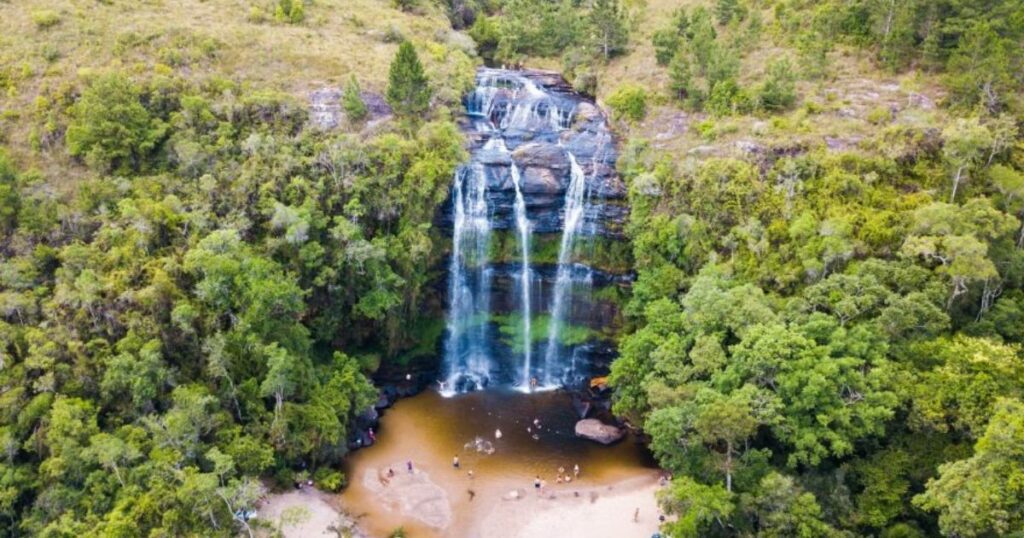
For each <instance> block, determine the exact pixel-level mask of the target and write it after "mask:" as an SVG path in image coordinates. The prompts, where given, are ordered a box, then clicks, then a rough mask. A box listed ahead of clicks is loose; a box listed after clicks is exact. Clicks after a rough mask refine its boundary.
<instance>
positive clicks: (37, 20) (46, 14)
mask: <svg viewBox="0 0 1024 538" xmlns="http://www.w3.org/2000/svg"><path fill="white" fill-rule="evenodd" d="M32 22H33V23H34V24H35V25H36V28H38V29H40V30H45V29H47V28H52V27H54V26H56V25H57V24H58V23H60V14H59V13H57V12H56V11H54V10H52V9H40V10H36V11H33V12H32Z"/></svg>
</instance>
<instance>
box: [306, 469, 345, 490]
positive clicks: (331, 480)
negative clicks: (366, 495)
mask: <svg viewBox="0 0 1024 538" xmlns="http://www.w3.org/2000/svg"><path fill="white" fill-rule="evenodd" d="M313 481H314V482H315V483H316V487H318V488H320V489H322V490H326V491H340V490H341V488H343V487H345V483H346V482H345V473H342V472H340V471H335V470H333V469H330V468H328V467H321V468H319V469H317V470H316V472H315V473H313Z"/></svg>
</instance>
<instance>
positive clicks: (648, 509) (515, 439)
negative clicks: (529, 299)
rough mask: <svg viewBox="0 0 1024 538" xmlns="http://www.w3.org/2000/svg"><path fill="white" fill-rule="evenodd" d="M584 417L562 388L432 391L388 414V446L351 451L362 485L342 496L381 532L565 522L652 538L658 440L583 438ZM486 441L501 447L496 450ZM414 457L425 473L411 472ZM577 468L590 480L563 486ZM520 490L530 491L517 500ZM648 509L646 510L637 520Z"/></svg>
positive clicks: (353, 471)
mask: <svg viewBox="0 0 1024 538" xmlns="http://www.w3.org/2000/svg"><path fill="white" fill-rule="evenodd" d="M535 419H536V420H537V421H538V422H539V424H540V427H539V428H538V427H536V426H534V420H535ZM576 420H577V416H576V414H575V411H574V410H573V407H572V404H571V398H570V396H569V394H568V393H565V392H562V391H551V392H541V393H534V394H524V393H521V392H515V391H510V390H488V391H480V392H472V393H467V394H462V395H458V396H455V397H451V398H445V397H442V396H441V395H439V394H438V393H436V392H434V391H426V392H423V393H421V394H419V395H417V396H415V397H412V398H407V399H403V400H400V401H398V402H397V403H396V404H395V405H394V407H393V408H391V409H388V410H387V411H386V412H385V414H384V416H383V417H382V419H381V424H380V429H379V431H378V432H377V443H376V444H375V445H374V446H372V447H369V448H366V449H363V450H359V451H357V452H355V453H354V454H352V455H351V456H350V458H349V459H348V464H347V469H346V474H347V476H348V478H349V481H350V485H349V487H348V488H347V489H346V490H345V492H344V493H343V494H342V495H341V496H340V499H339V500H340V503H341V505H342V506H344V507H345V509H346V510H347V511H348V512H349V513H350V514H351V515H353V516H355V517H357V518H358V519H359V523H360V526H361V527H362V528H364V529H365V530H366V531H368V532H369V533H370V534H371V535H372V536H387V535H388V534H389V533H390V532H391V531H392V530H394V529H395V528H397V527H400V526H401V527H403V528H404V529H405V530H406V531H408V533H409V535H410V536H415V537H440V536H446V537H449V536H450V537H471V536H473V537H477V536H489V537H490V536H495V537H497V536H525V535H528V534H530V533H532V532H533V531H529V530H528V529H529V528H531V525H538V524H543V525H545V526H548V527H550V526H551V525H553V524H556V523H561V524H565V525H568V527H569V528H571V529H572V531H573V532H572V533H571V535H580V536H583V535H587V536H591V537H593V536H612V535H613V534H606V533H605V532H603V531H608V532H610V531H611V529H613V528H615V527H614V525H625V527H624V529H625V530H628V531H632V532H627V533H626V534H625V536H650V535H651V533H652V532H653V530H654V529H656V527H657V523H656V518H657V514H656V508H655V506H654V498H653V495H652V493H653V489H656V483H657V469H656V467H655V466H654V463H653V461H652V460H651V458H650V455H649V453H648V452H647V450H646V448H645V447H644V446H643V445H642V444H640V443H638V442H637V441H636V440H634V439H633V438H632V437H627V438H625V439H623V440H622V441H620V442H618V443H616V444H614V445H611V446H603V445H600V444H597V443H594V442H592V441H587V440H584V439H580V438H578V437H576V436H575V434H574V433H573V426H574V425H575V422H576ZM496 430H500V431H501V437H500V438H495V431H496ZM478 438H479V439H480V441H483V442H481V443H476V442H475V441H476V440H477V439H478ZM467 444H468V447H467ZM477 446H484V447H487V448H490V447H491V446H492V447H493V453H490V454H488V453H486V451H484V452H481V451H478V450H477V448H476V447H477ZM454 455H458V456H459V459H460V468H459V469H455V468H454V467H453V466H452V457H453V456H454ZM408 460H412V462H413V465H414V468H415V470H416V473H414V474H409V473H408V471H407V469H406V462H407V461H408ZM574 465H579V466H580V470H581V474H580V477H579V479H576V480H573V481H572V482H570V483H561V484H560V483H557V481H556V475H557V474H558V469H559V467H563V468H564V469H565V470H566V474H570V475H571V474H572V469H573V466H574ZM389 468H390V469H391V470H393V471H394V473H395V475H394V477H390V478H389V477H388V469H389ZM469 471H473V477H470V476H469ZM536 476H540V477H541V479H542V480H544V481H545V482H546V485H545V488H544V490H543V491H544V493H543V495H539V494H538V493H537V492H536V491H535V489H534V484H533V483H534V478H535V477H536ZM385 482H386V485H385ZM469 491H473V494H472V496H471V495H470V493H469ZM512 492H518V495H519V496H520V498H519V499H518V500H510V497H512V496H513V494H512ZM471 497H472V498H471ZM634 505H635V508H634ZM637 509H639V510H640V511H641V516H642V517H638V520H639V521H638V522H636V523H634V522H633V521H632V518H633V515H634V512H635V511H636V510H637ZM573 517H575V518H577V519H578V520H582V521H577V522H575V523H573V522H572V521H570V519H571V518H573ZM567 518H569V519H567ZM605 520H607V521H605ZM593 526H597V527H599V529H598V532H599V533H598V534H594V529H593V528H590V529H588V527H593ZM576 531H578V534H577V532H576ZM533 535H534V536H536V534H533Z"/></svg>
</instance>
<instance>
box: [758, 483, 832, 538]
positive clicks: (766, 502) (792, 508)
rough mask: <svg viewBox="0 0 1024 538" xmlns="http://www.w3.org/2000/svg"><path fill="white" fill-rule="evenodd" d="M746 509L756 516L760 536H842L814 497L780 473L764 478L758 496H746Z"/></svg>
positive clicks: (813, 537)
mask: <svg viewBox="0 0 1024 538" xmlns="http://www.w3.org/2000/svg"><path fill="white" fill-rule="evenodd" d="M743 507H744V510H745V511H748V512H749V513H751V514H752V516H753V520H754V521H755V522H756V523H755V524H756V527H757V529H758V533H757V536H760V537H764V538H789V537H794V536H795V537H799V538H819V537H821V538H824V537H828V536H839V533H837V532H836V530H835V529H833V528H832V527H831V526H829V525H828V524H827V523H825V522H824V521H822V510H821V506H819V505H818V502H817V501H816V500H815V498H814V494H812V493H806V492H803V491H801V490H800V488H799V486H797V484H796V483H795V482H794V481H793V479H792V478H790V477H788V476H784V475H781V474H779V473H776V472H772V473H770V474H768V475H767V476H765V477H764V478H762V479H761V484H760V487H759V488H758V491H757V492H756V493H755V494H753V495H746V496H744V499H743Z"/></svg>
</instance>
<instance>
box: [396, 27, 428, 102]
mask: <svg viewBox="0 0 1024 538" xmlns="http://www.w3.org/2000/svg"><path fill="white" fill-rule="evenodd" d="M427 82H428V81H427V75H426V74H425V73H424V72H423V64H421V63H420V58H419V56H417V55H416V49H415V48H413V46H412V43H409V42H408V41H403V42H402V44H401V45H399V47H398V53H397V54H395V59H394V60H392V61H391V70H390V72H389V73H388V91H387V95H386V97H387V100H388V104H390V105H391V108H392V109H394V111H395V113H396V114H398V115H399V116H406V117H412V116H416V115H418V114H422V113H424V112H426V111H427V108H428V107H429V106H430V87H429V86H428V85H427Z"/></svg>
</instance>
